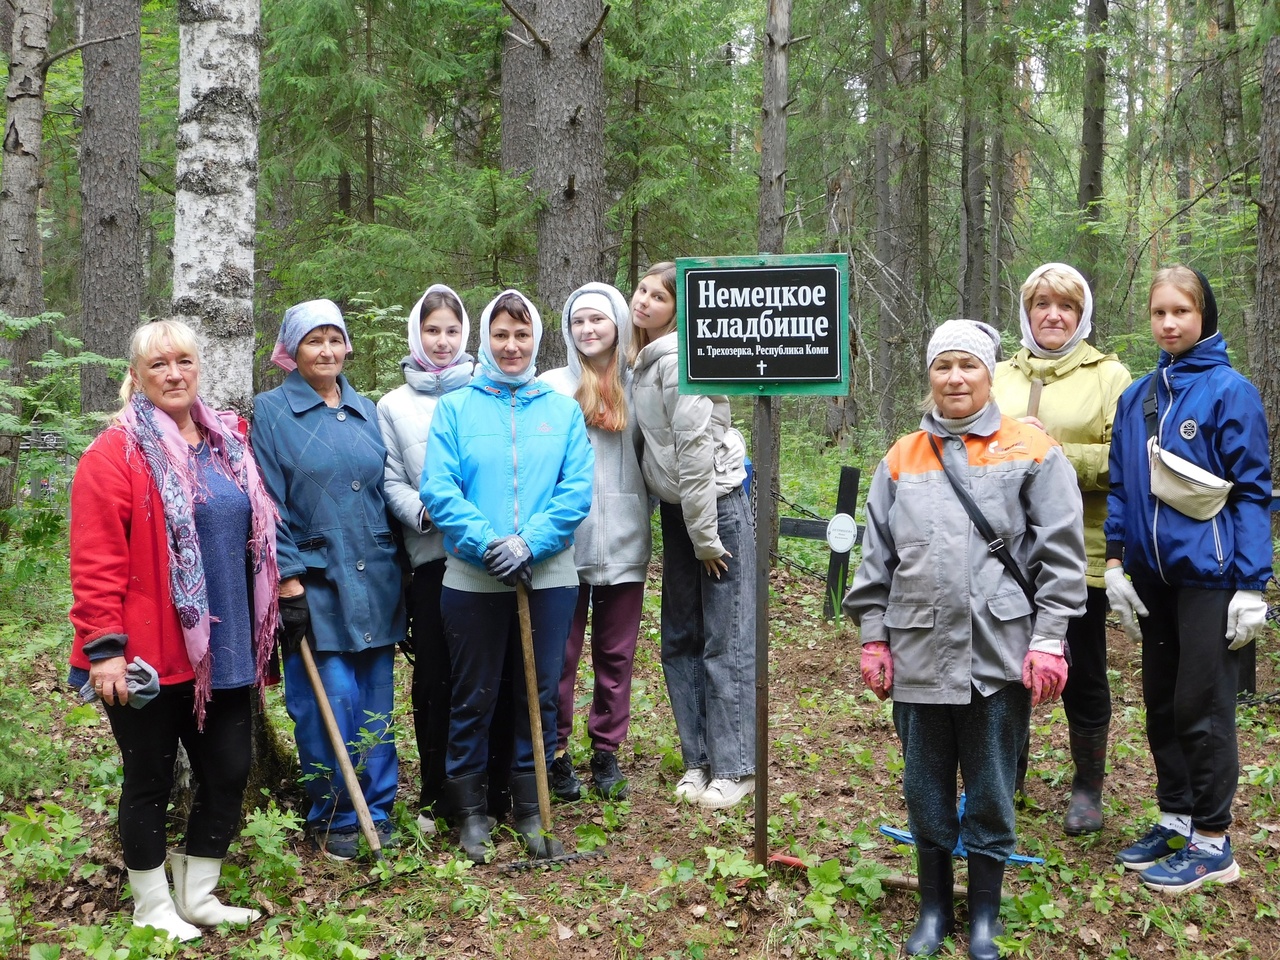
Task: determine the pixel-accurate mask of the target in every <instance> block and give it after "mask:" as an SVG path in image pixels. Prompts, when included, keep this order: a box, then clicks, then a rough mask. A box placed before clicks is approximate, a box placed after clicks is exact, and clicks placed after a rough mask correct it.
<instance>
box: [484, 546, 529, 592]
mask: <svg viewBox="0 0 1280 960" xmlns="http://www.w3.org/2000/svg"><path fill="white" fill-rule="evenodd" d="M484 565H485V569H487V570H488V571H489V573H490V574H492V575H493V576H495V577H497V578H498V582H499V583H504V584H506V585H507V586H508V587H514V586H515V585H516V582H517V581H519V582H521V583H523V584H524V585H525V586H526V587H527V586H528V585H529V584H531V583H532V582H533V554H531V553H530V552H529V545H528V544H527V543H525V542H524V541H523V540H521V539H520V537H518V536H516V535H515V534H512V535H511V536H509V537H505V538H503V539H502V540H495V541H493V543H491V544H489V546H488V548H487V549H486V550H485V552H484Z"/></svg>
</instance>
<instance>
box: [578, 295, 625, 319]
mask: <svg viewBox="0 0 1280 960" xmlns="http://www.w3.org/2000/svg"><path fill="white" fill-rule="evenodd" d="M579 310H594V311H596V312H597V313H603V314H604V315H605V316H606V317H608V318H609V319H610V320H612V321H613V325H614V326H615V327H616V326H617V325H618V318H617V317H615V316H614V315H613V304H612V303H610V302H609V298H608V297H606V296H605V295H604V294H603V293H595V292H592V291H590V290H589V291H587V292H586V293H580V294H578V295H577V296H576V297H574V298H573V314H577V312H578V311H579ZM571 315H572V314H571Z"/></svg>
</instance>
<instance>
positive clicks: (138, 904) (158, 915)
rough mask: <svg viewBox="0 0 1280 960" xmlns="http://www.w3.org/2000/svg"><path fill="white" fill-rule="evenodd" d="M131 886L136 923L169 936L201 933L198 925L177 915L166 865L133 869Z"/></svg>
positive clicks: (189, 936) (188, 936)
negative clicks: (170, 891) (147, 868)
mask: <svg viewBox="0 0 1280 960" xmlns="http://www.w3.org/2000/svg"><path fill="white" fill-rule="evenodd" d="M129 887H130V889H131V890H132V891H133V925H134V926H135V927H155V928H156V929H157V930H159V931H160V932H161V933H163V934H164V935H165V936H166V937H168V938H169V939H170V940H194V939H196V938H197V937H199V936H200V935H201V934H200V931H199V929H197V928H196V927H193V926H192V925H191V924H189V923H187V922H186V921H185V920H183V919H182V918H181V917H180V916H178V911H177V910H176V909H175V908H174V905H173V897H171V896H170V895H169V878H168V877H167V876H165V872H164V866H163V865H161V866H159V867H156V868H155V869H154V870H130V871H129Z"/></svg>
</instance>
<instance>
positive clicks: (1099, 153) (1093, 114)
mask: <svg viewBox="0 0 1280 960" xmlns="http://www.w3.org/2000/svg"><path fill="white" fill-rule="evenodd" d="M1107 14H1108V7H1107V0H1088V6H1087V7H1086V9H1085V28H1084V30H1085V37H1086V39H1087V41H1088V46H1087V47H1086V49H1085V52H1084V88H1083V99H1084V116H1083V122H1082V125H1081V131H1082V134H1081V142H1080V180H1079V186H1078V187H1077V189H1076V205H1077V206H1078V207H1079V209H1080V218H1081V221H1082V223H1083V225H1084V230H1083V231H1082V233H1081V238H1080V239H1081V244H1080V253H1079V254H1078V255H1077V256H1076V258H1075V260H1076V264H1075V265H1076V267H1077V269H1079V270H1080V272H1081V273H1083V274H1084V276H1085V279H1086V280H1088V281H1089V283H1090V284H1091V285H1092V284H1093V282H1094V278H1095V277H1096V276H1097V272H1098V233H1097V229H1098V226H1099V224H1101V222H1102V164H1103V146H1104V144H1105V129H1104V123H1105V120H1106V108H1107V48H1106V44H1105V35H1106V29H1107Z"/></svg>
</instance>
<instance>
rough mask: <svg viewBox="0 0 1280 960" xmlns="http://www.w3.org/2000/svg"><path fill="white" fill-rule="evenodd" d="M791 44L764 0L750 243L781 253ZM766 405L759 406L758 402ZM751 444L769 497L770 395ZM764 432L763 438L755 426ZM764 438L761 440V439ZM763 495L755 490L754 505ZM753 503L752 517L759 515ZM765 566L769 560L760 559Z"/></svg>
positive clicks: (774, 443) (775, 10) (782, 4)
mask: <svg viewBox="0 0 1280 960" xmlns="http://www.w3.org/2000/svg"><path fill="white" fill-rule="evenodd" d="M790 46H791V0H769V13H768V20H767V21H766V23H765V35H764V77H763V90H762V92H761V100H760V121H761V125H760V211H759V213H758V215H757V220H756V243H757V244H758V247H759V251H760V252H761V253H773V254H781V253H783V252H784V250H783V248H784V246H785V244H786V229H785V228H786V206H787V101H788V99H789V95H788V87H789V78H788V70H787V52H788V49H789V47H790ZM762 404H763V405H767V409H764V410H761V409H760V407H761V405H762ZM756 408H757V409H756V416H755V421H754V423H755V428H754V430H753V437H752V440H753V448H754V450H755V451H756V457H757V459H759V458H760V456H761V453H764V454H765V455H766V460H767V462H765V463H761V464H759V465H758V466H757V476H758V477H762V478H764V479H765V480H766V481H767V482H768V484H769V490H768V496H769V497H770V498H771V502H772V503H776V502H777V501H776V500H774V499H772V498H774V497H776V496H777V495H778V494H779V493H781V487H780V477H779V469H778V467H779V462H778V449H779V447H780V446H781V439H782V432H781V431H782V419H781V417H779V416H778V403H777V399H776V398H774V397H759V398H757V399H756ZM766 430H767V431H768V436H767V438H766V437H763V436H761V435H760V431H766ZM766 440H767V442H766ZM761 496H763V494H757V504H759V502H760V501H759V498H760V497H761ZM764 513H765V514H766V515H767V517H768V520H769V529H768V530H767V531H766V535H767V538H768V539H767V542H768V544H769V552H770V554H774V553H777V551H778V511H777V510H774V509H769V510H767V511H764ZM760 515H761V513H760V510H759V506H758V505H757V516H760ZM760 559H761V560H763V561H764V562H765V565H766V566H770V567H771V566H773V564H772V562H771V561H769V560H767V559H765V558H760Z"/></svg>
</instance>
